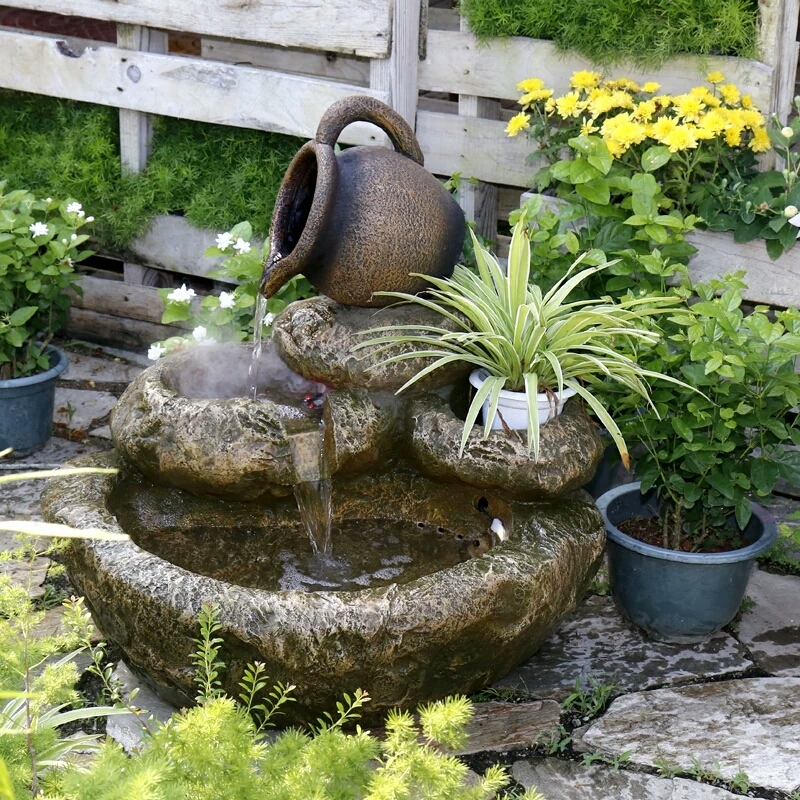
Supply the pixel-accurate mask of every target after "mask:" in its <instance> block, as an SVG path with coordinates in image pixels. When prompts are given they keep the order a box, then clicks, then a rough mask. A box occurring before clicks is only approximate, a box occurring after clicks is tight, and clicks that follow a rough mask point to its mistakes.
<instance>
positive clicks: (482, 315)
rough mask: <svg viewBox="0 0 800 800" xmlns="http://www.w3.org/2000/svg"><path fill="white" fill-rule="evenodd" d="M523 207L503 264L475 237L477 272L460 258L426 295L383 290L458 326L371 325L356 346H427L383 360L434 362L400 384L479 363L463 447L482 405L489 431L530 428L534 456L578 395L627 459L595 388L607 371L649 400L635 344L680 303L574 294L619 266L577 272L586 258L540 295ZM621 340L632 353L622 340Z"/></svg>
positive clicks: (653, 336)
mask: <svg viewBox="0 0 800 800" xmlns="http://www.w3.org/2000/svg"><path fill="white" fill-rule="evenodd" d="M527 213H528V210H527V209H524V210H523V212H522V213H521V215H520V218H519V220H518V221H517V223H516V224H515V225H514V230H513V236H512V240H511V248H510V253H509V259H508V268H507V270H505V271H504V270H503V269H501V268H500V265H499V264H498V262H497V261H496V259H495V258H494V257H493V256H492V255H491V254H490V253H489V252H488V251H486V250H485V249H484V248H483V247H482V246H481V245H480V243H479V242H478V241H477V239H475V237H474V236H473V243H474V247H475V256H476V261H477V271H472V270H470V269H467V268H466V267H463V266H460V265H459V266H456V268H455V270H454V271H453V274H452V276H451V277H449V278H433V277H427V276H426V277H427V280H428V281H429V282H430V283H431V287H432V288H431V289H430V290H429V291H428V292H427V293H426V294H425V295H424V296H417V295H408V294H404V293H395V292H386V293H384V294H386V295H387V296H391V297H396V298H397V299H398V300H403V301H406V302H409V303H416V304H418V305H421V306H424V307H425V308H429V309H432V310H433V311H436V312H438V313H439V314H441V315H442V316H443V317H445V318H447V319H448V320H449V321H450V322H451V323H453V324H454V325H455V326H456V330H455V331H453V330H447V329H446V328H444V327H439V326H435V325H404V326H385V327H379V328H373V329H371V330H369V331H365V335H370V336H372V338H371V339H369V340H368V341H365V342H362V343H360V344H359V345H357V347H356V348H355V349H356V350H358V349H362V348H365V347H379V348H382V349H384V350H386V349H388V348H392V347H394V346H396V345H397V344H407V343H414V344H416V345H418V346H422V349H415V350H413V351H407V352H403V353H399V354H395V355H391V356H389V357H387V358H386V359H385V361H384V363H390V362H394V361H400V360H404V359H408V358H418V357H420V356H428V357H431V358H434V359H435V361H434V362H433V363H431V364H430V365H428V366H427V367H425V369H423V370H421V371H420V372H419V373H417V374H416V375H415V376H414V377H413V378H412V379H411V380H409V381H408V382H407V383H406V384H405V385H404V386H402V387H401V388H400V389H399V391H403V389H405V388H407V387H408V386H410V385H412V384H413V383H415V382H416V381H418V380H420V379H421V378H423V377H424V376H425V375H427V374H428V373H430V372H432V371H433V370H436V369H438V368H439V367H442V366H444V365H445V364H448V363H451V362H453V361H467V362H469V363H470V364H473V365H474V366H475V368H476V369H475V371H474V372H473V373H472V375H471V377H470V382H471V383H472V384H473V386H475V387H476V392H475V396H474V398H473V400H472V403H471V404H470V407H469V411H468V412H467V416H466V420H465V422H464V432H463V435H462V438H461V451H460V452H461V453H462V454H463V452H464V448H465V446H466V443H467V439H468V437H469V434H470V431H471V430H472V427H473V426H474V424H475V422H476V420H477V417H478V413H479V412H480V411H481V410H483V424H484V434H483V435H484V438H486V437H487V436H488V435H489V432H490V431H491V430H492V429H493V428H494V429H498V428H500V427H504V428H505V427H508V428H511V429H513V428H518V429H527V434H528V448H529V451H532V452H533V456H534V458H535V459H538V451H539V426H540V425H541V424H544V423H545V422H546V421H547V419H549V418H550V417H552V416H555V415H557V414H558V413H560V411H561V408H562V405H563V403H564V402H565V400H566V399H567V397H569V396H572V395H578V396H579V397H581V398H582V399H583V400H584V401H585V402H586V403H587V405H588V406H589V407H590V408H591V409H592V410H593V411H594V413H595V414H596V415H597V417H598V418H599V419H600V420H601V422H602V423H603V425H604V426H605V427H606V429H607V430H608V431H609V433H610V434H611V436H612V437H613V439H614V442H615V443H616V445H617V447H618V449H619V452H620V455H621V457H622V459H623V461H626V462H627V460H628V452H627V448H626V446H625V442H624V439H623V437H622V435H621V434H620V431H619V429H618V427H617V425H616V423H615V422H614V420H613V419H612V417H611V415H610V414H609V412H608V411H607V410H606V407H605V406H604V405H603V403H602V402H600V400H599V399H598V398H597V396H596V395H595V393H594V391H593V387H594V386H596V385H599V384H601V383H602V382H603V380H604V379H605V378H610V379H612V380H614V381H617V382H619V383H620V384H621V385H623V386H624V387H625V388H626V389H627V390H628V391H631V392H633V393H634V394H635V395H636V396H638V397H639V398H640V399H642V400H644V401H645V402H649V397H648V388H647V384H646V382H645V381H646V379H647V378H652V377H656V376H657V374H656V373H654V372H652V371H650V370H648V369H645V368H643V367H641V366H639V365H638V364H637V362H636V360H635V351H636V346H638V345H641V344H643V343H646V344H648V345H653V344H655V342H657V341H658V339H659V338H660V334H659V332H658V331H657V330H656V329H655V328H654V326H653V325H652V321H653V318H654V317H656V316H659V315H661V314H662V313H664V312H665V311H668V310H670V309H672V308H674V306H675V304H676V303H678V302H679V300H678V298H675V297H661V298H654V297H649V296H648V297H643V298H635V297H632V296H629V297H627V298H623V299H621V300H618V301H616V302H615V301H612V300H611V299H609V298H604V299H602V300H591V299H584V300H571V299H570V295H571V293H572V292H573V290H574V289H575V288H576V287H577V286H578V285H579V284H580V283H581V282H582V281H583V280H585V279H586V278H588V277H590V276H591V275H593V274H595V273H596V272H598V271H600V270H602V269H605V268H606V267H608V266H609V265H610V263H613V262H610V263H606V264H600V265H596V266H592V267H588V268H586V269H582V270H580V271H579V272H576V270H577V269H578V267H579V266H580V264H581V262H582V258H583V257H580V258H578V259H576V260H575V261H574V263H573V264H572V266H571V267H570V269H569V270H568V271H567V273H566V274H565V275H564V276H563V277H562V278H560V279H559V280H558V281H557V282H556V283H555V284H554V286H553V287H552V288H551V289H550V290H549V291H547V292H546V293H543V292H542V291H541V289H540V288H539V287H538V286H536V285H533V284H530V283H529V282H528V278H529V274H530V264H531V247H530V236H531V231H530V229H529V227H528V224H527V219H526V214H527ZM622 341H624V342H625V343H626V350H627V351H628V354H626V353H623V352H621V350H620V349H619V347H618V346H617V345H618V343H619V342H622ZM511 404H513V406H514V409H513V410H512V408H511Z"/></svg>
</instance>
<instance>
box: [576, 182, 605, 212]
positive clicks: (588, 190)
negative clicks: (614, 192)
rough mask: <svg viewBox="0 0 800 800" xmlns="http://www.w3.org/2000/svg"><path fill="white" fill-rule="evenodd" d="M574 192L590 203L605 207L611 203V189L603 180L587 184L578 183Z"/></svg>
mask: <svg viewBox="0 0 800 800" xmlns="http://www.w3.org/2000/svg"><path fill="white" fill-rule="evenodd" d="M575 191H576V192H577V193H578V194H579V195H580V196H581V197H583V198H584V199H585V200H588V201H589V202H590V203H597V204H598V205H600V206H607V205H608V204H609V202H610V201H611V189H610V188H609V185H608V181H607V180H606V179H605V178H597V179H596V180H593V181H588V182H587V183H579V184H578V185H577V186H576V187H575Z"/></svg>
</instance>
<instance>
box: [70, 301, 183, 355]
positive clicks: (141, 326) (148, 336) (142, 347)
mask: <svg viewBox="0 0 800 800" xmlns="http://www.w3.org/2000/svg"><path fill="white" fill-rule="evenodd" d="M63 332H64V335H65V336H67V337H69V338H72V339H82V340H84V341H87V342H98V343H100V344H105V345H111V346H113V347H116V348H118V349H120V350H130V351H131V352H134V353H146V352H147V348H148V347H149V346H150V345H151V344H152V343H153V342H158V341H161V340H163V339H168V338H169V337H170V336H175V334H176V333H180V331H179V330H178V329H176V328H173V327H171V326H169V325H156V324H154V323H152V322H142V321H141V320H137V319H127V318H126V317H117V316H113V315H111V314H101V313H99V312H97V311H88V310H87V309H84V308H77V307H73V308H72V309H71V310H70V312H69V317H68V319H67V324H66V326H65V327H64V329H63Z"/></svg>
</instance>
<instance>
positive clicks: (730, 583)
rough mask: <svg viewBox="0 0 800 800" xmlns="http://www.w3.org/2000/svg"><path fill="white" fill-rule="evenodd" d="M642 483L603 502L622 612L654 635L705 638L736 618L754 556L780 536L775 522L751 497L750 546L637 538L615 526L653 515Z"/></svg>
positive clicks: (654, 506) (651, 497)
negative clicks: (674, 546) (671, 544)
mask: <svg viewBox="0 0 800 800" xmlns="http://www.w3.org/2000/svg"><path fill="white" fill-rule="evenodd" d="M639 487H640V484H639V483H632V484H629V485H627V486H618V487H617V488H615V489H611V490H610V491H608V492H606V493H605V494H604V495H602V496H601V497H600V498H598V500H597V507H598V508H599V509H600V513H601V514H602V515H603V520H604V522H605V525H606V533H607V535H608V565H609V582H610V585H611V595H612V597H613V598H614V603H615V604H616V606H617V608H618V609H619V610H620V612H621V613H622V614H623V615H624V616H625V617H627V618H628V619H629V620H630V621H631V622H632V623H633V624H634V625H637V626H638V627H640V628H641V629H642V630H643V631H644V632H645V633H646V634H647V635H648V636H649V637H650V638H652V639H656V640H658V641H661V642H674V643H691V642H699V641H703V640H704V639H707V638H708V637H709V636H711V635H712V634H714V633H716V632H717V631H719V630H721V629H722V628H724V627H725V626H726V625H727V624H728V623H729V622H730V621H731V620H732V619H733V618H734V617H735V616H736V612H737V611H738V609H739V605H740V604H741V602H742V599H743V598H744V593H745V590H746V588H747V581H748V579H749V577H750V570H751V569H752V567H753V564H754V563H755V560H756V558H757V557H758V556H759V555H761V554H762V553H763V552H765V551H766V550H768V549H769V548H770V547H771V546H772V544H773V543H774V542H775V539H776V538H777V535H778V526H777V525H776V523H775V520H774V519H773V518H772V517H771V516H770V515H769V514H768V513H767V512H766V511H765V510H764V509H763V508H762V507H761V506H759V505H757V504H756V503H751V506H752V509H753V516H752V517H751V519H750V522H749V523H748V525H747V527H746V528H745V530H744V532H743V536H744V539H745V541H746V542H749V544H748V545H747V546H746V547H743V548H740V549H739V550H731V551H728V552H725V553H684V552H683V551H680V550H666V549H664V548H661V547H654V546H652V545H649V544H645V543H644V542H640V541H639V540H638V539H634V538H632V537H630V536H627V535H626V534H624V533H622V531H620V530H619V528H617V525H619V524H620V523H622V522H623V521H624V520H627V519H631V518H632V517H654V516H656V515H657V514H658V500H657V498H656V496H655V493H654V492H650V493H649V494H647V495H642V493H641V492H640V490H639Z"/></svg>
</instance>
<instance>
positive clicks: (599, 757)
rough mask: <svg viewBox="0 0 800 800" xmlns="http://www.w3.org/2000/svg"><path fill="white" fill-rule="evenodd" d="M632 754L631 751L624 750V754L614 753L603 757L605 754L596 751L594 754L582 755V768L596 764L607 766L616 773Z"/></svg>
mask: <svg viewBox="0 0 800 800" xmlns="http://www.w3.org/2000/svg"><path fill="white" fill-rule="evenodd" d="M632 752H633V751H632V750H626V751H625V752H624V753H616V754H615V755H612V756H609V755H605V753H600V752H598V751H596V752H594V753H584V754H583V759H582V763H583V766H584V767H591V766H592V764H597V763H600V764H607V765H608V766H609V767H611V768H612V769H613V770H614V772H616V771H617V770H619V768H620V767H621V766H622V765H623V764H624V763H625V762H626V761H628V759H629V758H630V757H631V753H632Z"/></svg>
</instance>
